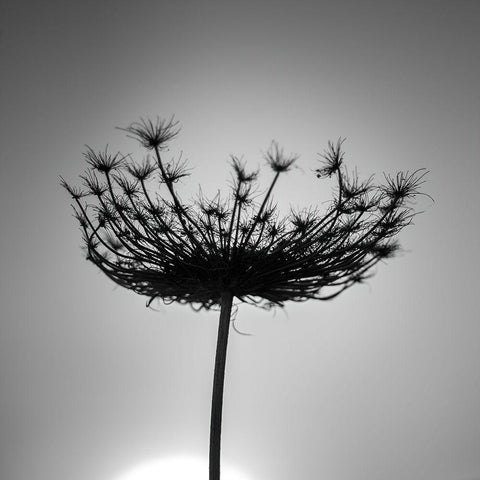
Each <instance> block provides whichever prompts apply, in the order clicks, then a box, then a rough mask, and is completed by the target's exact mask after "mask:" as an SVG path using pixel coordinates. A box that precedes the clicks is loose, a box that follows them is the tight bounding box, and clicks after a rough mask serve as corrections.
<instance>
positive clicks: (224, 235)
mask: <svg viewBox="0 0 480 480" xmlns="http://www.w3.org/2000/svg"><path fill="white" fill-rule="evenodd" d="M123 130H125V131H127V132H128V134H129V135H130V136H132V137H135V138H136V139H137V140H139V141H140V143H141V144H142V145H143V146H144V147H145V148H146V149H147V150H148V151H150V152H151V154H152V157H151V158H150V159H149V160H146V161H144V162H143V163H141V164H137V163H135V162H133V161H132V160H131V159H130V158H128V157H125V156H122V155H120V154H111V153H109V152H108V151H107V150H104V151H101V152H95V151H93V150H92V149H90V148H89V149H88V150H87V152H86V153H85V157H86V160H87V162H88V164H89V167H90V168H89V169H88V170H87V171H86V173H85V174H84V175H83V176H81V178H82V181H83V186H82V187H80V188H78V187H74V186H70V185H69V184H67V183H66V182H65V181H64V180H63V179H62V184H63V186H64V187H65V188H66V189H67V190H68V192H69V193H70V195H71V196H72V198H73V199H74V201H75V205H74V210H75V216H76V218H77V219H78V221H79V223H80V227H81V229H82V231H83V239H84V242H85V247H86V251H87V259H88V260H90V261H92V262H93V263H94V264H95V265H96V266H97V267H98V268H100V269H101V270H102V271H103V272H104V273H105V274H106V275H107V276H108V277H110V278H111V279H112V280H113V281H114V282H116V283H117V284H119V285H122V286H124V287H126V288H129V289H131V290H134V291H135V292H137V293H139V294H142V295H146V296H147V297H149V299H150V300H149V302H148V303H150V302H151V301H152V300H154V299H162V300H164V301H166V302H180V303H189V304H191V305H192V306H194V307H200V308H202V307H203V308H207V309H208V308H210V307H212V306H214V305H217V304H218V303H219V301H220V297H221V295H222V292H226V291H228V292H231V293H232V294H233V296H235V297H237V298H238V299H239V300H240V301H243V302H248V303H252V304H255V305H258V306H262V307H271V306H273V305H279V306H283V305H284V303H285V302H286V301H288V300H292V301H303V300H307V299H319V300H327V299H331V298H333V297H335V296H337V295H338V294H340V293H341V292H343V291H344V290H345V289H347V288H349V287H350V286H352V285H354V284H356V283H358V282H361V281H362V280H364V279H365V278H367V277H368V276H370V275H371V273H372V267H374V265H376V264H377V263H378V262H379V261H381V260H382V259H386V258H389V257H391V256H393V255H394V254H395V253H396V252H397V250H398V248H399V247H398V243H397V242H396V240H395V239H394V237H395V236H396V235H397V234H398V232H399V231H400V230H402V229H403V228H404V227H405V226H406V225H408V224H409V223H410V222H411V220H412V218H413V216H414V215H415V212H414V211H413V209H412V207H411V202H410V200H412V199H413V198H414V197H415V196H416V195H418V194H420V192H419V187H420V185H421V184H422V183H423V178H424V176H425V174H426V173H427V172H426V171H425V170H423V169H420V170H416V171H414V172H413V173H409V172H406V173H398V174H397V175H396V176H395V177H390V176H386V178H385V180H386V181H385V183H384V184H383V185H378V186H376V185H374V184H373V181H372V178H369V179H368V180H366V181H360V180H359V179H358V176H357V175H356V173H355V174H352V173H348V171H347V169H346V168H345V166H344V158H343V157H344V156H343V151H342V142H341V141H339V142H338V143H336V144H333V143H329V145H328V149H327V150H326V151H325V152H324V153H323V154H322V155H321V160H322V165H321V167H319V168H318V169H317V170H316V175H317V177H318V178H324V177H334V178H336V188H335V190H334V195H333V200H332V201H331V203H330V205H329V206H328V207H327V208H326V210H325V211H324V212H323V213H319V212H318V211H317V210H316V209H312V208H309V209H305V210H303V211H291V212H290V213H289V214H288V215H287V216H286V217H284V218H280V217H279V215H278V212H277V209H276V206H275V205H274V204H273V202H272V191H273V188H274V186H275V184H276V182H277V180H278V178H279V176H280V175H282V174H283V173H284V172H287V171H288V170H290V169H291V167H292V165H293V164H294V163H295V161H296V160H297V157H296V156H294V155H290V156H287V155H285V154H284V153H283V151H282V150H281V149H280V148H279V146H278V145H277V144H276V143H272V146H271V147H270V149H269V150H268V151H267V153H266V154H265V159H266V161H267V163H268V165H269V166H270V168H271V170H272V171H273V179H272V181H271V183H270V186H269V187H268V189H267V190H266V193H265V194H264V195H263V198H262V199H261V200H260V201H258V200H256V198H255V196H254V187H255V185H256V182H257V174H258V172H247V170H246V167H245V165H244V164H243V163H242V162H241V161H240V160H239V159H238V158H236V157H232V167H233V182H232V184H231V190H230V194H229V197H228V198H227V199H225V200H222V199H221V198H220V196H217V197H215V198H214V199H211V200H207V199H204V198H202V197H200V198H198V199H197V200H195V201H193V202H192V203H191V204H190V205H187V204H185V203H184V202H183V201H182V200H181V198H180V196H179V194H178V192H177V190H176V188H175V183H176V182H177V181H178V180H179V179H180V178H183V177H185V176H188V175H189V173H188V171H187V168H186V163H185V162H182V161H181V159H179V160H176V161H175V160H172V161H170V162H165V160H164V159H163V158H162V155H161V152H162V150H163V149H164V147H165V146H166V144H167V142H168V141H169V140H171V139H172V138H173V137H175V136H176V135H177V133H178V129H177V123H176V122H174V121H173V119H172V120H170V121H157V122H156V123H153V122H151V121H143V120H142V121H140V122H137V123H134V124H132V125H131V126H130V127H127V128H125V129H123ZM154 184H155V186H156V187H157V191H154V192H152V185H154Z"/></svg>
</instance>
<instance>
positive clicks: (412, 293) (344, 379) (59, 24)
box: [0, 0, 480, 480]
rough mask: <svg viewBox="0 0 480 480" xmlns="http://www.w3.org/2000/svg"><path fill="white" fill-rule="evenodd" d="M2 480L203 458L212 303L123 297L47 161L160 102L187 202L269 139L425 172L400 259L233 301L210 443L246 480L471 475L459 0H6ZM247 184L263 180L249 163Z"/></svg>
mask: <svg viewBox="0 0 480 480" xmlns="http://www.w3.org/2000/svg"><path fill="white" fill-rule="evenodd" d="M0 19H1V20H0V24H1V37H0V55H1V71H2V72H1V80H0V82H1V125H0V137H1V139H0V140H1V144H0V145H1V147H0V148H1V179H0V182H1V188H0V196H1V198H0V208H1V217H0V236H1V237H0V238H1V257H0V260H1V264H0V267H1V301H0V308H1V320H0V328H1V335H0V477H1V478H2V479H5V480H29V479H35V480H52V479H62V480H63V479H65V480H66V479H68V480H85V479H88V480H114V479H115V477H116V476H117V475H118V474H120V473H122V472H123V471H125V470H126V469H128V468H129V467H131V466H132V465H135V464H136V463H139V462H142V461H143V460H146V459H150V458H163V457H165V458H166V457H168V456H169V455H171V454H185V455H188V454H200V455H204V456H205V455H207V450H208V444H207V439H208V428H209V408H210V404H209V402H210V390H211V377H212V369H213V355H214V345H215V336H216V325H217V315H216V314H215V313H194V312H193V311H192V310H190V309H189V308H187V307H179V306H169V307H164V306H161V307H159V308H160V312H159V313H158V312H152V311H149V310H147V309H145V308H144V305H145V301H144V299H143V298H142V297H139V296H136V295H134V294H132V293H130V292H128V291H123V290H121V289H116V288H114V285H113V284H112V283H111V282H110V281H109V280H107V279H106V278H104V277H103V276H102V275H101V274H100V273H99V272H97V271H96V270H95V269H94V267H93V266H92V265H90V264H89V263H87V262H86V261H85V260H84V259H83V255H82V253H81V251H80V250H79V245H80V237H79V232H78V229H77V226H76V224H75V223H74V220H73V219H72V217H71V211H70V208H69V199H68V198H67V196H66V194H65V192H64V191H62V190H61V188H60V187H59V185H58V175H59V174H62V175H63V176H65V178H66V179H68V180H72V181H75V179H76V178H77V176H78V174H80V173H82V171H83V168H84V162H83V159H82V156H81V152H82V151H83V149H84V144H85V143H87V144H89V145H91V146H93V147H95V148H102V147H103V146H104V145H105V144H106V143H109V144H110V145H111V146H112V148H113V149H117V148H120V149H122V151H125V152H133V153H135V152H137V151H138V148H137V145H136V144H135V143H134V142H133V141H131V140H129V139H125V138H124V136H123V135H122V133H121V132H119V131H118V130H115V129H114V127H115V126H117V125H120V126H125V125H127V124H128V123H130V122H131V121H133V120H136V119H138V118H139V117H140V116H149V115H157V114H159V115H161V116H169V115H170V114H172V113H174V114H175V115H176V117H177V118H178V119H179V120H180V121H181V122H182V125H183V130H182V133H181V135H180V136H179V138H178V140H177V141H176V142H175V143H173V144H172V150H173V151H175V152H177V151H179V150H183V151H184V154H185V156H186V157H187V158H189V159H190V161H191V165H192V166H193V167H195V168H194V170H193V175H192V177H191V178H190V181H189V182H187V183H185V185H184V186H183V188H184V195H185V196H186V197H188V196H189V195H190V194H193V193H194V192H195V191H196V189H197V184H198V183H200V182H201V183H202V184H203V185H204V186H205V190H206V191H207V193H214V192H215V191H216V188H218V187H222V188H223V187H224V184H225V181H226V180H228V178H229V167H228V163H227V160H228V155H229V154H230V153H234V154H239V155H242V154H244V155H245V159H248V160H249V161H250V164H251V165H252V166H257V165H262V161H261V150H262V149H266V148H267V147H268V145H269V143H270V141H271V140H272V139H277V140H279V141H280V142H281V144H282V145H284V146H285V148H286V149H287V150H288V151H294V152H297V153H298V154H300V155H301V160H300V161H299V165H300V166H301V167H302V169H301V170H300V169H297V170H294V171H293V172H291V174H289V176H288V177H284V178H283V180H282V181H281V182H280V186H279V188H278V189H277V198H279V199H280V203H281V204H282V205H285V206H288V204H289V203H291V204H293V205H299V206H301V205H308V204H310V203H319V202H321V201H324V200H325V199H326V198H328V196H329V191H330V187H331V184H329V182H328V181H326V182H325V181H324V182H323V183H322V182H319V181H317V180H315V178H314V176H313V175H312V174H311V169H312V168H315V167H316V165H317V160H316V158H317V156H316V154H317V152H320V151H322V150H323V148H324V147H325V146H326V143H327V141H328V140H330V139H332V140H336V139H337V138H338V137H339V136H342V137H343V136H345V137H347V142H346V143H345V149H346V151H347V161H348V162H349V164H350V165H351V166H352V167H353V166H355V165H356V166H357V167H358V171H359V173H360V174H361V175H365V176H367V175H370V173H374V172H377V173H378V175H379V177H380V178H381V177H382V172H384V171H386V172H392V173H394V172H396V171H397V170H399V169H415V168H417V167H426V168H427V169H429V170H430V171H431V173H430V175H429V177H428V184H426V186H425V189H426V191H428V193H430V194H431V195H432V196H433V197H434V198H435V203H432V202H431V201H429V200H428V199H427V198H423V199H420V201H419V208H420V209H424V210H426V213H425V214H423V215H421V216H419V217H417V219H416V222H415V223H416V225H415V226H413V227H411V228H410V229H408V230H407V231H405V232H404V233H403V234H402V236H401V240H402V244H403V246H404V248H405V250H406V251H407V252H406V254H405V255H403V256H401V257H400V258H397V259H394V260H392V261H390V262H389V264H388V265H386V266H385V265H382V266H380V267H379V268H378V273H377V275H376V276H375V277H374V278H373V279H372V280H371V281H370V282H369V283H368V285H366V286H359V287H357V288H353V289H351V290H349V291H348V292H347V293H345V294H344V295H343V296H341V297H340V298H338V299H337V300H335V301H334V302H331V303H315V302H313V303H306V304H298V305H293V304H292V305H290V306H288V307H287V309H286V310H285V311H278V312H277V313H276V314H275V315H273V314H272V313H271V312H270V313H269V312H264V311H261V310H255V309H254V308H251V307H240V310H239V313H238V321H237V327H238V328H239V329H241V330H243V331H246V332H250V333H253V334H254V336H251V337H243V336H240V335H235V334H233V335H232V336H231V343H230V350H229V357H228V364H227V380H226V393H225V402H226V403H225V412H224V435H223V458H224V460H225V462H227V463H229V464H232V465H236V466H238V467H239V468H241V469H242V470H243V471H244V472H245V473H246V474H248V475H249V476H250V477H251V479H252V480H293V479H302V480H303V479H306V480H309V479H326V480H353V479H355V480H385V479H388V480H472V479H478V478H480V414H479V413H480V408H479V407H480V346H479V344H480V320H479V318H480V315H479V306H478V305H479V302H478V295H479V294H478V272H479V267H480V262H479V258H480V257H479V253H478V234H479V227H478V208H479V194H478V185H479V179H480V163H479V151H480V141H479V129H480V100H479V98H480V97H479V89H478V85H480V79H479V73H480V67H479V65H480V62H479V44H480V41H479V40H480V38H479V37H480V35H479V30H480V28H479V27H480V2H478V1H456V2H453V1H415V2H408V1H407V2H405V1H403V2H400V1H398V2H391V1H376V2H372V1H358V2H357V1H344V0H336V1H317V2H313V1H312V2H307V1H297V2H281V1H277V2H273V1H263V2H262V1H260V2H254V1H243V2H228V1H224V2H219V1H218V2H200V1H199V2H193V1H190V2H187V1H181V0H177V1H175V2H173V1H172V2H153V1H150V2H149V1H142V0H139V1H135V2H133V1H132V2H126V1H116V2H115V1H98V0H97V1H91V0H83V1H77V2H72V1H58V2H55V1H35V2H34V1H30V2H22V1H19V0H16V1H10V0H3V2H2V5H1V12H0ZM262 178H263V181H265V182H267V181H268V179H269V174H268V172H267V171H265V174H264V175H263V177H262Z"/></svg>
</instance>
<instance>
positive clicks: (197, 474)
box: [115, 456, 251, 480]
mask: <svg viewBox="0 0 480 480" xmlns="http://www.w3.org/2000/svg"><path fill="white" fill-rule="evenodd" d="M221 473H222V480H251V479H250V478H249V477H247V476H246V475H244V474H242V473H240V472H238V471H237V470H234V469H233V468H231V467H229V466H228V465H226V466H222V467H221ZM207 479H208V462H206V461H205V460H204V459H202V458H198V457H185V456H181V457H171V458H166V459H163V460H152V461H149V462H146V463H143V464H141V465H138V466H136V467H134V468H132V469H131V470H129V471H127V472H126V473H124V474H122V475H120V476H119V477H118V478H116V479H115V480H207Z"/></svg>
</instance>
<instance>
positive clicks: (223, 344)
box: [209, 292, 233, 480]
mask: <svg viewBox="0 0 480 480" xmlns="http://www.w3.org/2000/svg"><path fill="white" fill-rule="evenodd" d="M232 301H233V295H232V294H231V293H230V292H224V293H223V294H222V297H221V304H220V320H219V322H218V336H217V351H216V354H215V372H214V374H213V392H212V413H211V419H210V458H209V480H220V437H221V432H222V406H223V385H224V379H225V361H226V359H227V344H228V332H229V328H230V316H231V313H232Z"/></svg>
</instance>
